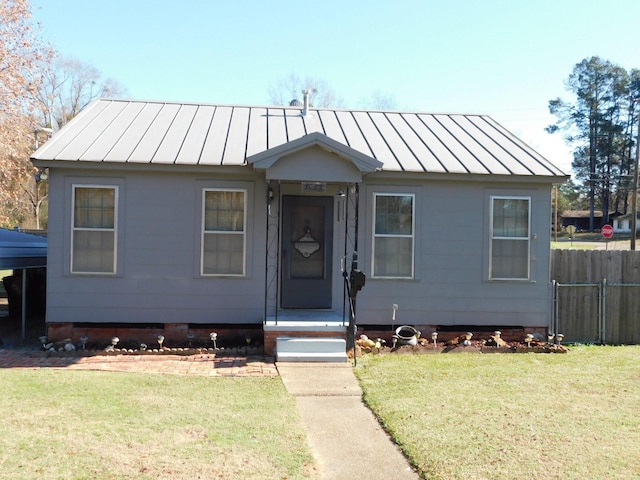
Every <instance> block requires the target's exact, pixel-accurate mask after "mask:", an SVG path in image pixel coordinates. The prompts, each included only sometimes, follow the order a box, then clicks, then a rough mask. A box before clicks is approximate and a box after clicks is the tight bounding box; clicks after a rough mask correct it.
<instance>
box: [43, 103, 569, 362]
mask: <svg viewBox="0 0 640 480" xmlns="http://www.w3.org/2000/svg"><path fill="white" fill-rule="evenodd" d="M32 160H33V161H34V163H35V165H36V166H38V167H43V168H48V169H49V179H50V180H49V182H50V183H49V188H50V197H49V232H48V245H49V247H48V248H49V259H48V278H47V285H48V293H47V312H46V321H47V326H48V331H49V335H50V337H51V338H54V339H55V338H64V337H71V338H75V337H77V336H78V335H80V334H81V333H84V334H89V335H99V334H100V333H102V334H104V335H111V334H112V332H119V333H120V335H123V336H126V335H127V332H128V333H129V334H131V335H133V336H136V335H137V336H138V337H140V336H142V335H144V334H156V333H157V332H162V333H163V334H164V335H165V336H167V339H168V340H167V341H169V339H174V341H178V340H183V339H184V338H185V337H186V335H187V334H188V333H192V334H195V335H196V336H197V335H204V334H205V332H208V331H214V330H215V331H216V332H226V333H219V334H221V335H224V334H227V335H231V334H233V332H244V333H243V335H244V334H245V333H246V332H253V333H251V335H253V334H255V335H259V336H260V337H261V338H260V339H262V336H264V341H265V349H266V350H267V351H272V350H273V349H274V348H275V346H276V342H277V341H278V340H277V339H280V340H281V341H282V342H284V340H286V339H287V338H289V337H292V336H300V335H302V336H306V337H314V338H315V337H329V338H345V332H346V331H347V330H348V329H347V325H349V322H350V321H351V322H354V321H355V323H356V324H357V325H358V327H359V329H360V330H361V331H365V332H368V331H371V332H390V331H391V326H392V323H395V325H396V326H397V325H412V326H415V327H416V328H417V329H418V330H421V331H423V332H431V331H433V330H438V331H442V332H447V331H454V330H456V329H468V328H472V327H473V328H476V329H479V330H482V329H493V328H498V327H499V328H501V329H503V330H506V329H509V328H513V329H516V330H517V331H525V330H526V331H537V330H540V331H545V330H546V329H547V326H548V325H549V323H550V318H551V289H550V283H549V257H550V249H549V242H550V225H551V219H550V215H551V187H552V184H553V183H558V182H562V181H564V180H565V179H566V178H567V177H566V175H565V174H564V173H563V172H561V171H560V170H559V169H558V168H556V167H555V166H553V165H552V164H551V163H550V162H549V161H547V160H546V159H544V158H543V157H542V156H540V155H539V154H538V153H536V152H535V151H534V150H532V149H531V148H530V147H528V146H527V145H525V144H524V143H523V142H522V141H520V140H519V139H518V138H516V137H515V136H514V135H512V134H511V133H509V132H508V131H506V130H505V129H504V128H503V127H501V126H500V125H499V124H497V123H496V122H495V121H493V120H492V119H491V118H489V117H487V116H483V115H458V114H438V115H432V114H423V113H410V112H383V111H361V110H331V109H315V108H312V107H310V106H309V104H308V99H305V102H304V104H303V105H302V106H294V107H255V106H230V105H199V104H178V103H165V102H148V101H129V100H111V99H104V100H98V101H96V102H94V103H93V104H91V105H90V106H89V107H88V108H86V109H85V110H84V111H83V112H82V113H81V114H80V115H78V116H77V117H76V118H75V119H74V120H73V121H72V122H70V123H69V124H68V125H67V126H65V127H64V128H63V129H62V130H60V131H59V132H58V133H56V134H55V135H54V136H53V138H52V139H51V140H49V141H48V142H47V143H46V144H45V145H44V146H42V147H41V148H40V149H39V150H38V151H36V152H35V153H34V154H33V157H32ZM363 283H364V286H363V285H362V284H363ZM394 305H396V306H397V311H395V309H394ZM354 311H355V318H354V315H352V313H353V312H354ZM393 316H395V320H394V319H392V318H393ZM87 332H90V333H87ZM247 335H248V333H247ZM243 338H244V337H243ZM278 345H280V344H278ZM278 350H279V351H282V353H283V354H284V352H285V350H286V347H285V346H284V343H283V344H282V345H281V346H279V347H278ZM342 350H343V352H342V353H344V348H343V349H342Z"/></svg>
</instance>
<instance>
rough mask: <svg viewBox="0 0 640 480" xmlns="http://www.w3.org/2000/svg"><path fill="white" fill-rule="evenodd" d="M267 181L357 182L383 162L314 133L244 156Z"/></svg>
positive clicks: (380, 166)
mask: <svg viewBox="0 0 640 480" xmlns="http://www.w3.org/2000/svg"><path fill="white" fill-rule="evenodd" d="M247 163H248V164H249V165H253V168H254V169H256V170H264V171H265V175H266V178H267V180H293V181H303V182H304V181H308V182H346V183H359V182H361V181H362V176H363V175H364V174H367V173H371V172H374V171H376V170H380V169H381V168H382V162H380V161H378V160H376V159H375V158H372V157H369V156H367V155H364V154H362V153H360V152H358V151H357V150H354V149H353V148H351V147H349V146H347V145H344V144H342V143H340V142H337V141H335V140H333V139H332V138H329V137H327V136H326V135H323V134H322V133H318V132H314V133H310V134H308V135H305V136H304V137H301V138H299V139H297V140H293V141H291V142H289V143H285V144H283V145H279V146H277V147H274V148H270V149H269V150H265V151H264V152H261V153H258V154H256V155H253V156H251V157H249V158H247Z"/></svg>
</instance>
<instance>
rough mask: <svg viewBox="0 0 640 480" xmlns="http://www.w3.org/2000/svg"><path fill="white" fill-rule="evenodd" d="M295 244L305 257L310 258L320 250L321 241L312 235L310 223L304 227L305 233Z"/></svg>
mask: <svg viewBox="0 0 640 480" xmlns="http://www.w3.org/2000/svg"><path fill="white" fill-rule="evenodd" d="M293 246H294V247H295V249H296V250H298V252H300V255H302V256H303V257H304V258H309V257H310V256H311V255H313V254H314V253H315V252H317V251H318V250H320V243H318V242H317V241H316V239H315V238H313V237H312V236H311V229H310V228H309V226H308V225H307V226H306V227H304V235H303V236H302V237H300V238H299V239H298V240H297V241H296V242H295V243H294V244H293Z"/></svg>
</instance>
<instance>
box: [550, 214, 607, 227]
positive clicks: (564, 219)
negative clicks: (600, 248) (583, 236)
mask: <svg viewBox="0 0 640 480" xmlns="http://www.w3.org/2000/svg"><path fill="white" fill-rule="evenodd" d="M590 220H591V212H590V211H589V210H565V211H564V212H562V214H561V215H560V222H561V224H562V226H563V227H564V228H567V227H568V226H569V225H573V226H574V227H576V231H578V232H588V231H589V222H590ZM603 225H604V219H603V215H602V211H600V210H595V211H594V212H593V228H594V230H600V229H601V228H602V226H603Z"/></svg>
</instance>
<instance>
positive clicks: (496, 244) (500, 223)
mask: <svg viewBox="0 0 640 480" xmlns="http://www.w3.org/2000/svg"><path fill="white" fill-rule="evenodd" d="M530 207H531V198H530V197H506V196H505V197H503V196H492V197H491V246H490V250H491V251H490V266H489V278H490V279H491V280H528V279H529V267H530V263H531V262H530V258H529V256H530V234H529V232H530V230H531V208H530Z"/></svg>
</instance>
